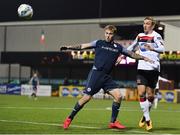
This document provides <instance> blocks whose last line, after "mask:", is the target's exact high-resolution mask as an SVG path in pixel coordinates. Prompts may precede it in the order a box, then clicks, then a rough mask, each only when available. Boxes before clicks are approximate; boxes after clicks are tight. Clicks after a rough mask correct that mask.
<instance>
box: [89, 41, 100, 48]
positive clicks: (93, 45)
mask: <svg viewBox="0 0 180 135" xmlns="http://www.w3.org/2000/svg"><path fill="white" fill-rule="evenodd" d="M97 41H98V40H94V41H92V42H90V45H91V47H93V48H95V47H96V43H97Z"/></svg>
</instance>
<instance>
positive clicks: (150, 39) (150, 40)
mask: <svg viewBox="0 0 180 135" xmlns="http://www.w3.org/2000/svg"><path fill="white" fill-rule="evenodd" d="M163 42H164V41H163V39H162V37H161V35H160V34H159V33H157V32H155V31H153V32H152V33H151V34H145V33H139V34H138V36H137V37H136V39H135V40H134V42H133V43H132V45H130V46H129V47H128V48H127V49H128V50H130V51H135V50H136V51H138V52H139V54H140V55H142V56H145V57H148V58H149V59H151V60H153V61H154V63H149V62H147V61H144V60H139V61H138V69H141V70H158V71H160V62H159V61H160V58H159V57H160V54H159V53H161V52H164V50H165V49H164V43H163ZM147 44H149V45H151V46H152V47H153V48H154V49H155V51H150V50H147V49H146V48H145V45H147Z"/></svg>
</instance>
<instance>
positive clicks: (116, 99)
mask: <svg viewBox="0 0 180 135" xmlns="http://www.w3.org/2000/svg"><path fill="white" fill-rule="evenodd" d="M114 99H115V101H116V102H120V101H121V100H122V95H121V93H117V94H116V95H115V96H114Z"/></svg>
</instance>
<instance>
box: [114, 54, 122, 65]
mask: <svg viewBox="0 0 180 135" xmlns="http://www.w3.org/2000/svg"><path fill="white" fill-rule="evenodd" d="M122 59H124V55H120V56H119V57H118V58H117V60H116V63H115V66H117V65H119V64H120V63H121V61H122Z"/></svg>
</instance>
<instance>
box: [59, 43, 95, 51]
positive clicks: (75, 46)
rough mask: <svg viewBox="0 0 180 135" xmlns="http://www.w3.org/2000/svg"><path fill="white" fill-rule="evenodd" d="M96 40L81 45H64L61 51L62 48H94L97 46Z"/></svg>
mask: <svg viewBox="0 0 180 135" xmlns="http://www.w3.org/2000/svg"><path fill="white" fill-rule="evenodd" d="M95 46H96V41H93V42H90V43H85V44H80V45H73V46H62V47H60V51H62V50H84V49H92V48H95Z"/></svg>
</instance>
